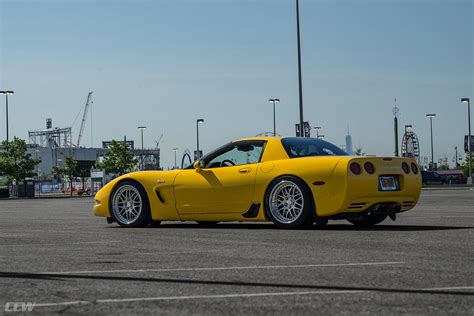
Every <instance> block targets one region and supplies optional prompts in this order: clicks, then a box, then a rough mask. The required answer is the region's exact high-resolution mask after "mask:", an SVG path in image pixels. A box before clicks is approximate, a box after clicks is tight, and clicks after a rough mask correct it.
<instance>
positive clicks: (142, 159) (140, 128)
mask: <svg viewBox="0 0 474 316" xmlns="http://www.w3.org/2000/svg"><path fill="white" fill-rule="evenodd" d="M145 128H146V126H138V129H139V130H140V132H141V134H142V154H141V155H140V156H141V161H142V166H141V170H143V169H144V167H145V163H144V155H143V153H144V147H143V130H144V129H145Z"/></svg>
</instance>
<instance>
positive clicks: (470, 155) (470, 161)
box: [461, 98, 472, 184]
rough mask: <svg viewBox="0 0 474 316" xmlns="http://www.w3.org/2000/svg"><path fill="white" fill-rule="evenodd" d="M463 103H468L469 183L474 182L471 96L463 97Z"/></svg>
mask: <svg viewBox="0 0 474 316" xmlns="http://www.w3.org/2000/svg"><path fill="white" fill-rule="evenodd" d="M461 102H462V103H467V124H468V134H467V135H468V136H467V150H468V152H469V161H468V167H469V176H468V178H467V184H472V146H471V144H472V142H471V100H470V99H469V98H462V99H461Z"/></svg>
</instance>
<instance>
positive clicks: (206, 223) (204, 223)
mask: <svg viewBox="0 0 474 316" xmlns="http://www.w3.org/2000/svg"><path fill="white" fill-rule="evenodd" d="M196 223H198V224H199V226H201V227H215V226H216V225H217V224H218V223H219V222H217V221H197V222H196Z"/></svg>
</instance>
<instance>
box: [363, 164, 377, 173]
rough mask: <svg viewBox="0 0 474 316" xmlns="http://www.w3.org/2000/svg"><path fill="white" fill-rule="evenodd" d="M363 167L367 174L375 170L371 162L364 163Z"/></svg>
mask: <svg viewBox="0 0 474 316" xmlns="http://www.w3.org/2000/svg"><path fill="white" fill-rule="evenodd" d="M364 169H365V171H366V172H367V173H368V174H373V173H374V172H375V167H374V165H373V164H372V163H371V162H366V163H365V164H364Z"/></svg>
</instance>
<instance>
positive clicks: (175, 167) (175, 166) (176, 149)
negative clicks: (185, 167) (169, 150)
mask: <svg viewBox="0 0 474 316" xmlns="http://www.w3.org/2000/svg"><path fill="white" fill-rule="evenodd" d="M173 151H174V168H173V169H177V168H178V166H177V165H176V152H177V151H178V148H173Z"/></svg>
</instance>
